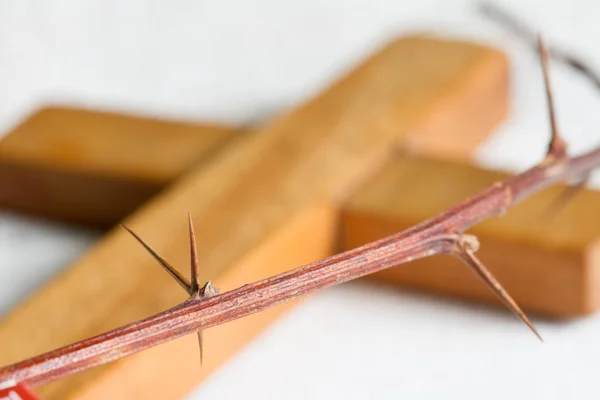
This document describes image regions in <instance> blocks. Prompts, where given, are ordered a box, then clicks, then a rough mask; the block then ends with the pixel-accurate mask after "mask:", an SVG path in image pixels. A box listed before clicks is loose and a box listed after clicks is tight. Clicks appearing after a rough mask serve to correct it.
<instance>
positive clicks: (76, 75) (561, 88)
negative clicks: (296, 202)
mask: <svg viewBox="0 0 600 400" xmlns="http://www.w3.org/2000/svg"><path fill="white" fill-rule="evenodd" d="M500 4H503V5H504V6H505V7H507V9H508V10H510V11H512V12H516V13H518V14H519V15H521V16H523V17H525V18H526V19H527V20H529V21H530V22H531V23H532V24H533V25H534V26H536V27H538V28H540V29H541V30H542V32H543V33H544V34H545V35H546V38H547V39H548V40H549V41H551V42H553V43H556V44H560V45H566V46H568V47H569V48H571V49H573V50H574V51H577V52H579V53H581V54H583V55H585V56H586V57H587V59H589V60H590V62H592V63H596V65H598V66H600V47H599V46H598V44H597V38H598V34H599V33H600V31H599V30H598V29H599V28H598V26H599V25H598V19H599V18H600V3H597V2H594V1H592V0H573V1H566V0H565V1H550V0H546V1H543V0H530V1H528V2H520V1H517V0H511V1H502V2H500ZM415 29H416V30H433V31H435V32H438V33H442V34H449V35H453V36H457V37H465V38H471V39H476V40H480V41H484V42H488V43H492V44H494V45H496V46H498V47H499V48H501V49H503V50H505V51H506V52H507V53H508V54H509V55H510V57H511V61H512V69H513V75H514V76H513V78H514V79H513V82H512V84H513V88H512V89H513V91H512V97H513V112H512V114H511V116H510V118H509V120H507V121H506V123H505V124H504V125H503V126H502V127H501V128H500V129H499V130H498V131H497V132H495V134H494V135H493V136H492V137H490V139H489V140H488V141H487V142H486V143H485V144H484V145H482V146H481V148H480V149H479V151H478V153H477V157H476V158H477V161H478V162H480V163H481V164H482V165H485V166H491V167H496V168H503V169H507V170H510V171H517V170H520V169H523V168H526V167H528V166H530V165H532V164H533V163H534V162H536V161H537V160H539V159H540V157H541V156H542V154H543V152H544V149H545V147H546V143H547V140H548V122H547V110H546V107H545V103H544V95H543V88H542V78H541V74H540V68H539V64H538V58H537V55H536V54H535V53H533V52H532V51H531V50H530V49H528V48H527V47H526V46H525V45H524V44H522V43H521V42H519V41H518V40H517V39H515V38H514V37H513V36H512V35H510V34H508V33H507V32H506V31H504V30H502V29H501V28H499V27H498V26H497V25H495V24H493V23H491V22H489V21H487V20H485V19H483V18H481V17H480V16H478V15H477V14H476V13H475V12H474V11H473V8H472V4H471V3H470V2H467V1H463V0H452V1H444V0H419V1H410V2H409V1H391V0H388V1H386V0H371V1H358V0H345V1H344V0H326V1H324V0H303V1H302V2H282V1H276V0H255V1H252V2H249V1H231V0H230V1H223V0H221V1H218V0H210V1H182V0H179V1H177V0H174V1H169V2H155V1H141V0H130V1H127V2H122V1H115V0H94V1H86V2H80V1H73V0H71V1H58V0H53V1H50V0H45V1H41V0H37V1H36V0H18V1H17V0H9V1H4V2H2V6H1V7H0V130H1V131H3V132H4V131H7V130H8V129H9V128H10V127H12V126H13V125H14V124H15V123H16V122H17V121H19V120H20V119H21V118H23V117H24V116H25V115H26V114H27V113H28V112H30V111H32V110H34V109H35V108H36V107H38V106H39V105H40V104H43V103H44V102H47V101H55V100H56V101H61V102H67V103H73V104H79V105H85V106H90V107H96V108H108V109H118V110H123V111H130V112H137V113H145V114H152V115H161V116H167V117H169V116H171V117H185V118H189V119H190V120H207V119H212V120H218V121H231V122H241V121H252V120H260V119H263V118H265V117H268V115H270V114H272V113H275V112H277V111H278V110H281V109H283V108H286V107H290V106H292V105H294V104H296V103H299V102H301V101H303V100H304V99H305V98H307V97H308V96H310V95H311V94H312V93H314V92H315V91H318V90H319V89H320V88H321V87H322V86H323V85H325V84H326V83H328V82H330V81H331V80H333V79H335V78H336V76H337V75H338V74H339V73H340V72H342V71H344V70H345V69H347V68H349V67H350V66H352V65H353V64H354V63H356V62H358V61H359V60H360V59H361V58H362V57H363V56H364V55H365V54H367V53H369V52H370V51H372V50H373V49H374V48H375V47H377V46H378V45H380V44H381V43H383V42H385V41H387V40H389V39H391V38H392V37H393V36H394V35H396V34H399V33H402V32H406V31H411V30H415ZM552 72H553V80H554V87H555V92H556V98H557V107H558V115H559V123H560V126H561V127H562V130H563V132H564V136H565V137H566V138H567V139H568V140H569V142H570V144H571V149H572V150H573V151H575V152H577V151H582V150H585V149H588V148H590V147H591V146H593V145H594V144H596V143H600V128H599V127H600V113H598V112H597V111H596V110H597V109H598V107H600V94H599V93H597V92H594V89H593V88H592V87H590V86H589V85H587V84H586V82H585V81H584V80H583V79H580V78H579V77H577V76H576V75H575V74H574V73H573V72H571V71H569V70H567V69H566V68H564V67H561V66H556V65H554V66H553V67H552ZM597 183H598V180H594V181H593V183H592V184H594V185H595V186H597ZM96 237H97V234H96V233H95V232H88V231H83V230H75V229H72V228H67V227H60V226H57V225H54V224H42V223H40V222H38V221H34V220H29V219H25V218H22V217H17V216H14V215H11V214H9V213H6V212H4V213H0V282H2V290H1V291H0V313H4V312H6V311H7V310H8V309H9V308H10V307H12V306H14V305H15V304H17V302H18V301H20V300H22V299H24V298H25V297H26V296H27V295H28V294H29V293H31V292H32V291H33V290H35V289H36V288H37V287H39V285H41V284H42V283H43V282H44V281H45V280H46V279H48V278H49V277H50V276H52V275H53V274H54V273H56V272H57V271H59V270H60V269H61V268H62V267H64V266H65V265H66V264H67V262H68V261H70V260H73V259H75V258H76V257H77V256H78V255H80V254H81V253H83V252H84V251H85V249H86V248H87V247H88V246H89V245H90V244H91V243H93V241H94V240H95V238H96ZM482 245H484V246H485V243H483V244H482ZM534 322H535V323H536V324H537V326H538V328H539V330H540V331H541V333H542V335H543V336H544V338H545V343H544V344H540V343H538V342H537V341H536V339H535V337H534V336H533V335H532V334H531V333H530V332H528V331H527V329H526V328H525V327H524V326H523V325H521V324H520V323H518V322H517V321H516V320H515V319H514V318H513V317H512V315H511V314H510V313H509V312H508V311H504V310H497V311H494V310H489V309H486V308H481V307H477V306H473V305H469V304H463V303H459V302H454V301H448V300H445V299H439V298H434V297H429V296H427V295H422V294H416V293H410V292H405V291H402V290H390V289H381V288H374V287H369V286H368V285H358V284H348V285H344V286H341V287H336V288H333V289H330V290H326V291H323V292H320V293H318V294H316V295H314V296H311V297H310V298H308V299H306V301H304V302H303V303H302V304H301V305H300V306H299V307H297V308H295V309H294V310H293V311H292V312H290V313H289V314H287V315H286V316H285V318H283V319H281V320H280V321H278V322H277V323H276V324H275V325H274V326H273V327H272V328H271V329H269V330H268V331H266V332H265V333H264V334H262V335H261V336H260V338H258V339H257V340H256V341H254V342H253V343H252V344H251V345H250V346H249V347H248V348H247V349H246V350H245V351H243V352H242V353H241V354H239V355H238V356H237V357H236V358H235V359H234V360H232V361H231V362H230V363H228V364H227V365H225V366H223V367H222V368H221V369H220V370H219V371H218V372H217V373H216V374H215V375H214V376H212V377H211V379H209V381H207V382H206V383H205V384H204V385H203V386H202V387H201V388H199V389H198V390H197V391H196V392H195V393H193V394H192V395H190V397H189V399H203V398H205V399H215V398H219V399H234V398H235V399H237V398H242V397H243V398H247V399H253V398H261V399H263V398H279V399H281V398H285V399H296V398H297V399H300V398H309V397H310V398H317V399H338V398H339V399H342V398H343V399H361V400H362V399H365V398H368V399H371V398H372V399H392V398H393V399H397V398H407V399H487V400H491V399H505V398H512V399H520V398H529V399H537V398H544V399H596V398H598V397H599V395H600V380H599V372H600V341H599V340H598V338H599V337H600V314H598V315H596V316H592V317H590V318H587V319H585V320H581V321H575V322H572V323H565V324H556V323H550V322H547V321H542V320H535V321H534ZM0 349H1V343H0ZM0 351H1V350H0Z"/></svg>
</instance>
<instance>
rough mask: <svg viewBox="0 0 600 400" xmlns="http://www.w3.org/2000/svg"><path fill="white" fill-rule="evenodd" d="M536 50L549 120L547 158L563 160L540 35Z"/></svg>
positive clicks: (546, 51) (546, 63)
mask: <svg viewBox="0 0 600 400" xmlns="http://www.w3.org/2000/svg"><path fill="white" fill-rule="evenodd" d="M537 42H538V48H539V52H540V60H541V64H542V72H543V75H544V87H545V89H546V103H547V107H548V114H549V118H550V131H551V135H552V136H551V139H550V145H549V146H548V156H549V157H554V158H555V159H564V158H565V157H566V151H567V145H566V143H565V142H564V141H563V140H562V138H561V137H560V134H559V131H558V125H557V123H556V111H555V107H554V98H553V95H552V85H551V84H550V68H549V66H548V59H549V55H548V49H547V48H546V45H545V44H544V41H543V40H542V37H541V35H538V38H537Z"/></svg>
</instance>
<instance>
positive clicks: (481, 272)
mask: <svg viewBox="0 0 600 400" xmlns="http://www.w3.org/2000/svg"><path fill="white" fill-rule="evenodd" d="M457 256H459V257H460V258H461V259H462V260H463V261H464V262H465V263H466V264H467V265H468V266H469V267H471V269H472V270H473V271H474V272H475V273H476V274H477V275H478V276H479V278H481V280H483V282H484V283H485V284H486V285H487V286H488V287H489V288H490V289H491V290H492V291H493V292H494V294H495V295H496V296H498V298H499V299H500V300H501V301H502V302H503V303H504V304H505V305H506V306H507V307H508V308H509V309H510V310H511V311H512V312H513V313H514V314H515V315H516V316H517V317H518V318H519V319H520V320H521V321H523V322H524V323H525V325H527V326H528V327H529V329H531V331H532V332H533V333H534V334H535V335H536V336H537V337H538V339H539V340H540V341H542V342H543V339H542V337H541V335H540V334H539V332H538V331H537V329H536V328H535V326H533V324H532V323H531V321H530V320H529V318H527V315H526V314H525V313H524V312H523V310H521V308H520V307H519V305H518V304H517V303H516V302H515V301H514V300H513V298H512V297H511V296H510V295H509V294H508V292H507V291H506V290H504V288H503V287H502V285H500V282H498V281H497V280H496V278H494V276H493V275H492V274H491V273H490V272H489V271H488V269H487V268H486V267H485V266H484V265H483V264H482V263H481V262H480V261H479V259H477V257H475V255H474V254H473V252H472V251H470V250H468V249H465V248H462V249H461V250H460V251H459V252H458V253H457Z"/></svg>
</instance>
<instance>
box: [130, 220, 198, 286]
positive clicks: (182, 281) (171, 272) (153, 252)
mask: <svg viewBox="0 0 600 400" xmlns="http://www.w3.org/2000/svg"><path fill="white" fill-rule="evenodd" d="M121 226H122V227H123V228H125V230H127V232H129V233H130V234H131V235H132V236H133V237H134V238H136V239H137V241H138V242H140V244H141V245H142V246H144V248H145V249H146V250H147V251H148V252H149V253H150V254H151V255H152V257H154V259H155V260H156V261H158V263H159V264H160V265H161V267H163V268H164V270H165V271H167V273H168V274H169V275H171V277H172V278H173V279H175V281H177V283H179V285H180V286H181V287H182V288H183V289H184V290H185V291H186V292H187V293H188V294H190V295H191V294H192V293H193V292H192V291H191V285H190V284H189V282H188V281H187V279H185V278H184V277H183V276H182V275H181V274H180V273H179V271H177V270H176V269H175V268H174V267H173V266H172V265H171V264H169V262H168V261H167V260H165V259H164V258H163V257H162V256H161V255H160V254H158V253H157V252H156V250H154V249H153V248H152V247H150V246H149V245H148V244H147V243H146V242H144V241H143V240H142V238H140V237H139V236H138V235H137V234H136V233H135V232H134V231H132V230H131V229H129V228H128V227H126V226H125V225H123V224H121Z"/></svg>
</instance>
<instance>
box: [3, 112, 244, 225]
mask: <svg viewBox="0 0 600 400" xmlns="http://www.w3.org/2000/svg"><path fill="white" fill-rule="evenodd" d="M239 130H241V129H236V128H234V127H226V126H223V125H217V124H192V123H187V122H182V121H168V120H158V119H155V118H150V117H141V116H134V115H124V114H117V113H111V112H106V111H96V110H88V109H76V108H68V107H58V106H54V107H46V108H43V109H41V110H40V111H38V112H36V113H34V114H33V115H31V116H30V117H28V118H27V119H26V120H25V121H24V122H23V123H22V124H20V125H19V126H17V127H16V128H15V129H14V130H12V131H11V132H10V133H8V134H7V135H6V136H5V137H4V138H3V139H2V140H0V207H2V208H8V209H12V210H16V211H19V212H23V213H27V214H32V215H35V216H38V217H44V218H49V219H54V220H59V221H61V222H67V223H75V224H85V225H92V226H95V227H100V228H109V227H111V226H113V225H115V224H116V223H117V222H118V221H121V220H122V219H123V218H125V217H126V216H127V215H129V214H131V212H133V211H134V210H135V209H137V208H138V207H139V206H141V205H142V204H143V203H144V202H146V201H147V200H148V199H150V198H151V197H152V196H154V195H155V194H157V193H158V192H159V191H160V190H162V189H163V188H164V187H165V186H167V185H168V184H169V183H171V182H172V181H174V180H176V179H177V178H178V177H179V176H181V175H182V174H183V173H185V172H186V171H188V170H190V169H191V168H192V167H193V166H195V165H198V164H199V163H201V162H202V161H203V160H204V159H205V158H206V157H208V156H210V155H211V154H215V153H216V151H218V149H219V148H221V147H222V146H224V145H225V144H226V143H228V140H229V139H231V138H232V135H233V134H234V133H236V131H239Z"/></svg>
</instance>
